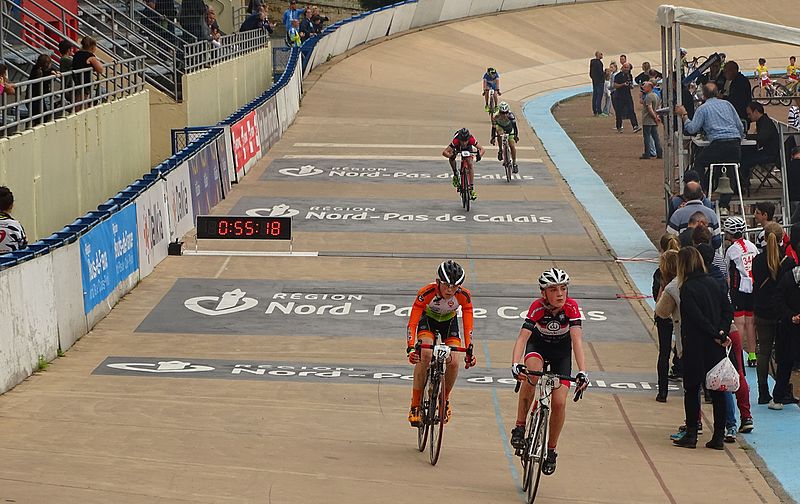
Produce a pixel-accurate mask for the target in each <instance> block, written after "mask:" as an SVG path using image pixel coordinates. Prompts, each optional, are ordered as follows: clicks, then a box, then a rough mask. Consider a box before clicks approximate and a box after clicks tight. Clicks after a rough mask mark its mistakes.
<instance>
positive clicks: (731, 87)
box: [722, 61, 752, 121]
mask: <svg viewBox="0 0 800 504" xmlns="http://www.w3.org/2000/svg"><path fill="white" fill-rule="evenodd" d="M722 71H723V75H724V76H725V87H724V91H723V93H722V96H724V97H725V99H726V100H727V101H729V102H730V103H731V105H733V108H734V109H736V114H737V115H738V116H739V119H741V120H742V121H747V104H748V103H750V100H751V99H752V98H751V94H750V93H751V89H750V79H748V78H747V77H745V76H744V75H742V73H741V72H740V71H739V64H738V63H736V62H735V61H728V62H727V63H725V66H724V67H722Z"/></svg>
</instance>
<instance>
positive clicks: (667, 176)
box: [661, 26, 673, 220]
mask: <svg viewBox="0 0 800 504" xmlns="http://www.w3.org/2000/svg"><path fill="white" fill-rule="evenodd" d="M666 51H667V29H666V28H665V27H663V26H662V27H661V71H662V75H663V79H662V82H661V84H662V86H663V87H664V89H663V92H662V93H661V96H662V98H663V100H662V104H663V105H664V106H665V107H667V108H668V109H671V108H672V99H671V96H672V95H671V93H670V90H671V89H672V88H671V87H670V84H669V71H668V69H667V52H666ZM670 117H672V113H671V112H670V113H669V114H668V115H667V121H666V123H665V124H664V143H665V144H666V145H665V146H664V149H663V150H662V151H663V152H664V216H665V220H666V219H668V217H669V200H670V198H671V197H672V174H671V173H670V172H671V171H672V148H673V139H672V121H671V119H670Z"/></svg>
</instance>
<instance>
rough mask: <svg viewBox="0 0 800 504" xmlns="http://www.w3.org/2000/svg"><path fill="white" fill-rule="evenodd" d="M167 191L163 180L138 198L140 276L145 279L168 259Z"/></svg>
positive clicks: (137, 220)
mask: <svg viewBox="0 0 800 504" xmlns="http://www.w3.org/2000/svg"><path fill="white" fill-rule="evenodd" d="M166 196H167V191H166V183H165V182H164V181H163V180H158V181H156V183H155V184H153V185H152V186H151V187H150V189H148V190H146V191H145V192H143V193H142V194H140V195H139V196H138V197H137V198H136V228H137V232H138V234H139V275H140V278H144V277H146V276H147V275H149V274H150V273H152V272H153V269H155V267H156V266H157V265H158V263H160V262H161V261H163V260H164V259H165V258H166V257H167V249H168V248H169V222H168V221H167V215H169V210H168V209H167V198H166Z"/></svg>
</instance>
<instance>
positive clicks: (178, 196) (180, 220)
mask: <svg viewBox="0 0 800 504" xmlns="http://www.w3.org/2000/svg"><path fill="white" fill-rule="evenodd" d="M166 178H167V208H168V211H169V219H168V220H167V222H169V240H170V241H176V240H181V239H183V235H185V234H186V233H188V232H189V231H190V230H191V229H192V228H193V227H194V208H193V206H192V200H191V194H190V192H189V191H190V189H191V187H192V185H191V182H190V181H189V164H188V163H185V162H184V163H183V164H182V165H180V166H179V167H177V168H175V169H174V170H172V171H171V172H169V173H168V174H167V177H166Z"/></svg>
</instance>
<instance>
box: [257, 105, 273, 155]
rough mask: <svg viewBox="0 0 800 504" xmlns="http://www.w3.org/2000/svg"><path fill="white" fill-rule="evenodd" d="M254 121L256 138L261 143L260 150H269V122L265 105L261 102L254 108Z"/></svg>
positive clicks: (264, 151)
mask: <svg viewBox="0 0 800 504" xmlns="http://www.w3.org/2000/svg"><path fill="white" fill-rule="evenodd" d="M255 112H256V122H257V123H258V140H259V143H260V144H261V152H262V153H265V154H266V152H267V151H269V149H270V144H269V124H268V118H267V115H268V114H267V105H266V103H262V104H261V105H259V106H258V107H257V108H256V111H255Z"/></svg>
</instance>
